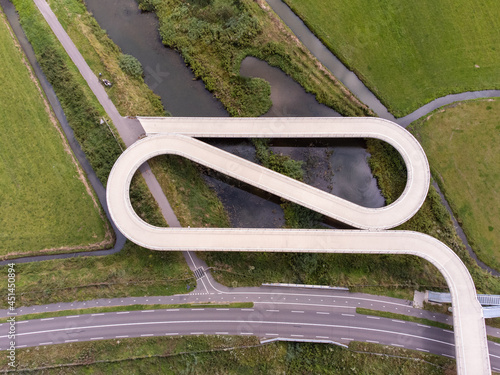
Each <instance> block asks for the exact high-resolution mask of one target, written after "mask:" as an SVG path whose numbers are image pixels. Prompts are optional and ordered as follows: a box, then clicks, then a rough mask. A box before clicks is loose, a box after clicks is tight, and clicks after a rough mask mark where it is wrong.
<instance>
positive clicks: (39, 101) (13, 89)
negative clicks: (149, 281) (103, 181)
mask: <svg viewBox="0 0 500 375" xmlns="http://www.w3.org/2000/svg"><path fill="white" fill-rule="evenodd" d="M6 22H7V21H6V20H5V17H4V15H3V13H1V14H0V82H1V85H2V89H1V90H0V133H1V134H2V136H1V137H0V156H1V157H0V197H1V199H0V256H9V255H10V256H13V255H16V254H17V255H18V254H27V253H31V252H36V251H39V250H44V249H58V248H64V249H66V250H71V249H75V248H84V247H88V246H89V245H92V244H98V243H101V244H100V246H101V247H103V246H104V245H105V243H109V242H110V240H111V235H110V234H109V233H108V236H107V239H106V238H105V236H106V227H105V224H104V221H103V218H102V217H101V215H100V212H101V209H100V207H99V206H97V204H95V203H94V202H93V197H92V194H93V192H91V190H90V189H89V188H86V186H85V185H84V182H85V184H87V182H86V181H84V179H85V178H84V177H83V175H80V173H82V172H80V167H79V166H78V165H77V164H75V159H73V156H72V154H71V151H70V150H69V148H68V145H67V143H66V140H65V139H64V140H63V138H62V134H61V132H60V130H59V129H58V128H57V127H58V126H59V125H58V123H56V122H55V121H56V120H53V118H52V119H51V117H50V116H53V115H49V113H48V107H46V103H45V102H44V100H45V99H44V98H43V96H42V94H41V93H40V92H39V91H38V89H37V86H36V84H38V83H37V81H36V79H35V78H33V77H32V76H30V71H29V70H28V68H27V67H26V66H25V64H24V63H23V59H25V57H24V55H23V54H22V52H21V50H20V49H19V47H17V46H16V45H15V43H17V42H15V39H13V36H12V35H11V33H10V29H9V28H8V26H7V23H6ZM104 242H105V243H104Z"/></svg>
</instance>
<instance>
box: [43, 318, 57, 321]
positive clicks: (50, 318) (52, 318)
mask: <svg viewBox="0 0 500 375" xmlns="http://www.w3.org/2000/svg"><path fill="white" fill-rule="evenodd" d="M45 320H54V318H45V319H42V322H43V321H45Z"/></svg>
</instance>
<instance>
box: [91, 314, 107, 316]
mask: <svg viewBox="0 0 500 375" xmlns="http://www.w3.org/2000/svg"><path fill="white" fill-rule="evenodd" d="M99 315H104V314H92V315H91V316H99Z"/></svg>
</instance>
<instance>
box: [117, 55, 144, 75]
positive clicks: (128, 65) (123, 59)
mask: <svg viewBox="0 0 500 375" xmlns="http://www.w3.org/2000/svg"><path fill="white" fill-rule="evenodd" d="M120 68H121V70H123V71H124V72H125V73H126V74H128V75H129V76H131V77H134V78H140V77H142V76H143V74H144V70H143V69H142V65H141V63H140V62H139V60H137V59H136V58H135V57H134V56H132V55H126V54H122V55H121V56H120Z"/></svg>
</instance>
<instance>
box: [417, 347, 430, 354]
mask: <svg viewBox="0 0 500 375" xmlns="http://www.w3.org/2000/svg"><path fill="white" fill-rule="evenodd" d="M417 350H420V351H421V352H426V353H429V351H428V350H426V349H420V348H417Z"/></svg>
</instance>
